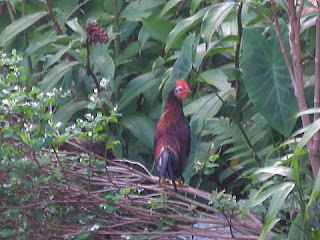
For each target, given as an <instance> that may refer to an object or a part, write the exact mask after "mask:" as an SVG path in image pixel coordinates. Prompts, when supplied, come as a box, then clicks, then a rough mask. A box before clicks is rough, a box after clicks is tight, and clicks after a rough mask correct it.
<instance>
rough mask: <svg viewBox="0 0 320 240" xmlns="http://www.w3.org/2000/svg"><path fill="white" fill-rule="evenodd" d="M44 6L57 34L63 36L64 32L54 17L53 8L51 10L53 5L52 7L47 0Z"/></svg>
mask: <svg viewBox="0 0 320 240" xmlns="http://www.w3.org/2000/svg"><path fill="white" fill-rule="evenodd" d="M44 4H45V6H46V10H47V12H48V13H49V16H50V18H51V20H52V21H53V25H54V29H55V31H56V32H57V35H62V30H61V28H60V26H59V24H58V23H57V22H56V20H55V19H54V15H53V12H52V8H51V5H50V0H45V1H44Z"/></svg>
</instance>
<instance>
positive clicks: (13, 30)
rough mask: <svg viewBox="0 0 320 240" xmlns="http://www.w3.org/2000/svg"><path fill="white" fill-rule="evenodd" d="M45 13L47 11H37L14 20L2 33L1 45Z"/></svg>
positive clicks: (0, 36)
mask: <svg viewBox="0 0 320 240" xmlns="http://www.w3.org/2000/svg"><path fill="white" fill-rule="evenodd" d="M45 15H47V12H37V13H33V14H30V15H27V16H24V17H21V18H20V19H19V20H17V21H14V22H12V23H11V24H10V25H8V26H7V27H6V28H5V29H4V30H3V31H2V33H1V34H0V46H1V47H3V45H4V44H5V43H6V42H7V41H9V40H11V39H12V38H14V37H15V36H16V35H18V34H19V33H20V32H22V31H24V30H25V29H27V28H28V27H30V26H31V25H32V24H34V23H35V22H36V21H38V20H39V19H40V18H42V17H44V16H45Z"/></svg>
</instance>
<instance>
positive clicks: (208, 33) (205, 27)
mask: <svg viewBox="0 0 320 240" xmlns="http://www.w3.org/2000/svg"><path fill="white" fill-rule="evenodd" d="M234 5H235V3H234V2H223V3H219V4H216V5H214V6H213V7H212V8H211V9H210V10H209V11H207V13H206V15H205V16H204V18H203V23H202V25H201V36H202V38H203V39H204V41H205V42H206V43H207V44H208V43H209V42H211V38H212V35H213V33H214V32H215V31H216V30H217V29H218V27H219V26H220V24H221V23H222V22H223V20H224V19H225V18H226V17H227V16H228V14H229V13H230V11H231V10H232V9H233V6H234Z"/></svg>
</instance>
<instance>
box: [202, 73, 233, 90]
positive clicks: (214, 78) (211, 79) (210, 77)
mask: <svg viewBox="0 0 320 240" xmlns="http://www.w3.org/2000/svg"><path fill="white" fill-rule="evenodd" d="M197 80H198V81H200V82H203V81H204V82H206V83H208V84H210V85H212V86H214V87H216V88H217V89H218V90H219V91H228V90H231V85H230V83H229V82H228V76H227V75H226V74H225V73H224V72H223V71H221V70H219V69H210V70H208V71H205V72H203V73H201V74H200V76H199V77H198V78H197Z"/></svg>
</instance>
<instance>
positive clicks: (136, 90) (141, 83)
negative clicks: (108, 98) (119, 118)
mask: <svg viewBox="0 0 320 240" xmlns="http://www.w3.org/2000/svg"><path fill="white" fill-rule="evenodd" d="M159 80H160V79H159V78H155V77H154V75H153V74H152V73H147V74H144V75H141V76H139V77H137V78H135V79H132V80H131V81H130V82H129V83H128V84H127V86H126V87H125V89H124V90H123V93H122V95H121V98H120V100H119V103H118V110H119V111H121V110H122V109H123V108H124V107H126V106H127V105H128V104H129V103H130V102H131V100H132V99H134V98H135V97H137V96H139V95H140V94H141V93H143V92H144V91H146V90H147V89H149V88H151V87H152V86H154V85H155V84H156V83H157V82H158V81H159Z"/></svg>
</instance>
